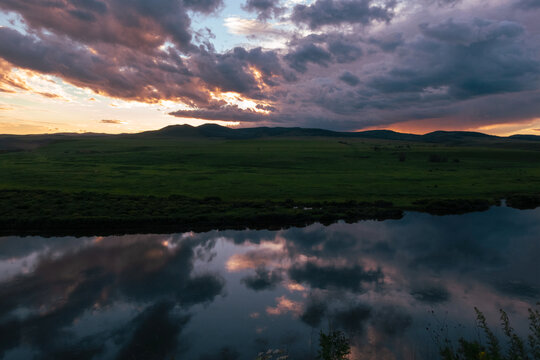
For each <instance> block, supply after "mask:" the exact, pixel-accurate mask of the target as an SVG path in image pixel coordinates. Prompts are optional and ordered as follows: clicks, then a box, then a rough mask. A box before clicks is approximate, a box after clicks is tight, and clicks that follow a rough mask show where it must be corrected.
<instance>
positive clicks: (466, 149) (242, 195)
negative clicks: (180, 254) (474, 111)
mask: <svg viewBox="0 0 540 360" xmlns="http://www.w3.org/2000/svg"><path fill="white" fill-rule="evenodd" d="M537 194H540V142H533V141H531V142H527V141H513V142H504V141H495V142H482V141H475V142H472V143H466V144H464V143H460V144H458V145H456V144H451V143H423V142H407V141H399V140H384V139H363V138H336V137H269V138H258V139H235V140H231V139H223V138H202V137H174V136H160V135H159V134H155V135H153V134H146V135H142V134H140V135H138V136H137V135H122V136H109V137H87V138H81V137H77V138H70V137H67V138H66V139H61V140H55V141H52V142H49V143H46V144H44V145H41V146H39V147H37V148H34V149H30V150H25V151H6V152H3V153H0V225H1V226H3V227H4V228H5V229H6V228H9V229H11V230H9V229H8V230H6V231H7V232H10V231H16V229H19V230H20V228H23V227H24V228H28V227H31V228H32V227H35V228H36V229H37V228H40V227H51V226H57V227H58V226H59V227H61V226H62V225H61V222H62V221H63V222H68V221H70V222H71V223H70V224H72V225H73V227H77V226H78V225H77V221H79V222H81V221H85V222H86V223H88V224H93V225H92V226H96V225H95V224H97V223H99V222H101V223H103V222H106V223H107V226H112V225H111V224H114V223H115V222H116V223H119V222H121V221H124V222H125V223H126V224H127V223H129V224H131V225H130V226H133V224H141V223H142V222H144V221H146V222H152V221H154V223H155V224H157V225H155V226H158V225H159V224H161V225H162V226H165V224H169V225H170V224H174V223H179V222H181V223H182V224H183V225H184V227H189V224H190V223H192V224H202V223H205V224H207V225H208V226H210V227H211V226H216V225H220V226H227V225H226V224H227V221H229V222H230V223H231V224H234V225H236V226H243V225H244V226H249V225H250V223H251V222H252V221H250V218H254V217H257V218H258V219H259V220H260V221H262V220H261V216H262V217H263V218H264V221H262V223H264V225H267V223H270V222H276V221H284V222H287V221H286V219H287V218H288V219H292V218H294V219H295V221H293V223H298V222H310V221H314V220H317V221H320V220H321V219H327V220H328V221H331V220H336V219H337V218H349V219H351V220H353V218H365V217H370V216H371V215H372V217H375V218H377V217H383V218H384V217H395V216H396V212H395V211H396V210H399V211H402V210H420V211H425V210H426V209H428V210H429V208H431V209H432V210H433V209H435V210H434V211H433V212H437V211H436V210H437V209H439V210H441V206H443V207H444V206H446V207H448V212H452V209H453V207H454V206H455V205H456V204H458V205H457V212H460V210H463V209H465V210H467V208H468V207H470V206H472V207H473V208H475V207H477V206H480V207H481V208H484V207H485V206H489V205H491V204H496V203H497V202H498V200H499V199H502V198H512V197H514V198H516V195H519V196H521V197H522V198H527V199H529V198H531V197H533V198H535V197H536V196H537ZM390 203H391V204H390ZM459 203H461V204H465V206H464V207H463V206H462V205H459ZM437 204H438V205H437ZM441 204H442V205H441ZM471 204H472V205H471ZM460 206H461V207H460ZM304 208H308V209H304ZM376 208H377V209H379V210H380V209H383V210H384V211H383V212H382V213H381V212H380V211H374V209H376ZM389 209H392V212H389ZM441 212H445V211H444V209H442V211H441ZM381 214H382V215H381ZM379 215H380V216H379ZM259 220H258V221H259ZM55 221H56V222H55ZM40 224H41V225H40ZM161 225H160V226H161ZM276 225H278V224H276ZM120 229H122V226H120V227H119V230H120ZM126 230H127V229H126ZM6 231H5V232H6ZM17 231H18V230H17Z"/></svg>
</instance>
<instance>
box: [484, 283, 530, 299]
mask: <svg viewBox="0 0 540 360" xmlns="http://www.w3.org/2000/svg"><path fill="white" fill-rule="evenodd" d="M494 286H495V288H496V289H497V290H498V291H500V292H501V293H503V294H507V295H510V296H518V297H521V298H525V299H531V300H534V299H538V298H539V297H540V288H539V287H537V286H535V285H532V284H528V283H526V282H524V281H496V282H495V283H494Z"/></svg>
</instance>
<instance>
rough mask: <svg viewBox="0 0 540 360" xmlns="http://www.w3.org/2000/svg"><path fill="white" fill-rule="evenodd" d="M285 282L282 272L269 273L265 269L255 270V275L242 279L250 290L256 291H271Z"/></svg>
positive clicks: (273, 271)
mask: <svg viewBox="0 0 540 360" xmlns="http://www.w3.org/2000/svg"><path fill="white" fill-rule="evenodd" d="M281 280H283V277H282V276H281V271H279V270H272V271H269V270H267V269H265V268H263V267H259V268H257V269H255V275H250V276H246V277H244V278H242V282H243V283H244V284H245V285H246V286H247V287H248V288H250V289H252V290H255V291H261V290H271V289H274V288H275V287H276V285H277V284H279V283H280V282H281Z"/></svg>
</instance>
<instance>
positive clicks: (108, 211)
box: [0, 190, 540, 236]
mask: <svg viewBox="0 0 540 360" xmlns="http://www.w3.org/2000/svg"><path fill="white" fill-rule="evenodd" d="M498 204H499V201H497V200H495V199H491V200H488V199H472V200H471V199H445V200H433V199H431V200H418V201H415V202H414V203H413V204H412V205H411V206H408V207H405V208H400V207H397V206H395V205H394V204H392V203H391V202H386V201H376V202H358V201H346V202H329V201H323V202H298V201H294V200H286V201H236V202H231V201H223V200H221V199H219V198H215V197H214V198H210V197H209V198H205V199H193V198H188V197H183V196H177V195H174V196H169V197H156V196H127V195H112V194H104V193H94V192H78V193H64V192H60V191H32V190H24V191H21V190H3V191H0V235H4V236H5V235H19V236H21V235H40V236H62V235H71V236H91V235H114V234H133V233H172V232H184V231H196V232H201V231H208V230H214V229H220V230H225V229H246V228H250V229H280V228H287V227H291V226H298V227H303V226H306V225H309V224H312V223H315V222H319V223H322V224H331V223H334V222H336V221H339V220H343V221H345V222H348V223H352V222H357V221H360V220H387V219H399V218H401V217H402V216H403V213H404V212H405V211H418V212H426V213H430V214H434V215H449V214H464V213H467V212H473V211H485V210H487V209H489V207H491V206H494V205H498ZM507 205H508V206H511V207H515V208H522V209H525V208H534V207H537V206H539V205H540V197H538V196H536V197H535V196H525V195H521V196H510V197H509V198H508V199H507Z"/></svg>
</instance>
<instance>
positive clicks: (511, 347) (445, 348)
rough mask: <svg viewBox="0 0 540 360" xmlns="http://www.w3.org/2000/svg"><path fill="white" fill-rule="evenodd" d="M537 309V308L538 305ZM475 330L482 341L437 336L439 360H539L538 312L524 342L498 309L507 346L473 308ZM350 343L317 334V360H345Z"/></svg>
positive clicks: (281, 358)
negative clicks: (475, 322) (456, 339)
mask: <svg viewBox="0 0 540 360" xmlns="http://www.w3.org/2000/svg"><path fill="white" fill-rule="evenodd" d="M537 305H540V303H538V304H537ZM474 310H475V312H476V321H477V327H478V329H479V330H480V331H481V332H482V334H483V337H484V339H480V337H479V338H478V339H465V338H460V339H459V340H458V341H457V344H454V343H452V342H451V341H450V340H449V339H448V338H445V339H443V340H442V342H441V339H440V337H439V336H438V335H439V334H437V336H436V337H435V340H436V341H437V342H438V344H437V345H438V346H439V351H440V358H441V359H442V360H540V310H538V309H529V310H528V311H529V333H528V335H527V338H526V339H522V338H521V337H520V336H518V335H517V334H516V332H515V331H514V329H513V328H512V326H511V325H510V320H509V318H508V315H507V313H506V312H505V311H504V310H502V309H500V310H499V311H500V315H501V316H500V320H501V330H502V332H503V333H504V336H505V338H506V343H504V342H501V341H500V339H499V338H498V337H497V336H496V335H495V333H494V332H493V330H492V329H491V328H490V327H489V325H488V324H487V321H486V317H485V316H484V314H483V313H482V312H481V311H480V310H479V309H478V308H474ZM350 354H351V346H350V340H349V338H348V337H347V336H346V335H345V333H344V332H343V331H341V330H329V331H328V332H327V333H325V332H323V331H321V332H320V333H319V349H318V351H317V359H319V360H347V359H349V358H350ZM288 358H289V356H288V354H287V353H286V352H285V351H284V350H269V351H267V352H262V353H259V355H258V356H257V358H256V359H255V360H286V359H288Z"/></svg>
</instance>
